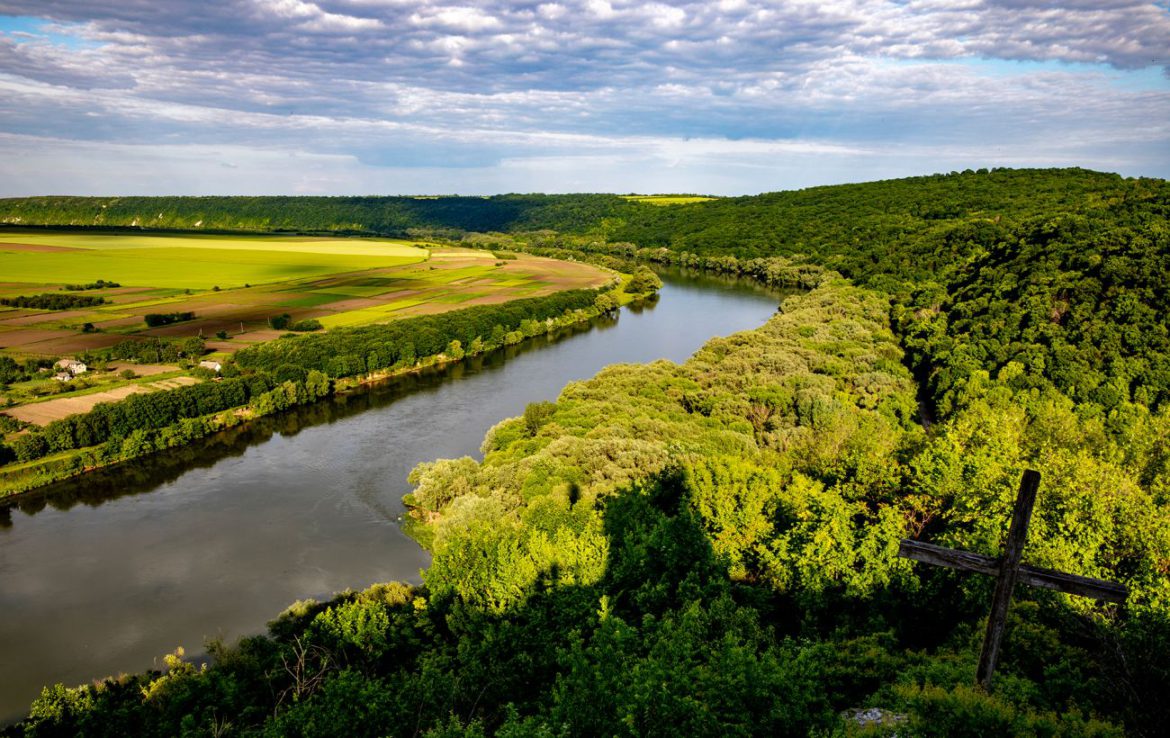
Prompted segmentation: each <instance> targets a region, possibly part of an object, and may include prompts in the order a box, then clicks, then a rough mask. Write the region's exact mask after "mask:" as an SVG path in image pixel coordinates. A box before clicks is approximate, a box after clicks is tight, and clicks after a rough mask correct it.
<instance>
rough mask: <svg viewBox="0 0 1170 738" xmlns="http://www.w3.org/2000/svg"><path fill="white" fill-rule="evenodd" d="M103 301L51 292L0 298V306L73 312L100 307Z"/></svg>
mask: <svg viewBox="0 0 1170 738" xmlns="http://www.w3.org/2000/svg"><path fill="white" fill-rule="evenodd" d="M105 301H106V298H104V297H96V296H94V295H62V294H55V293H52V292H49V293H46V294H43V295H20V296H18V297H0V305H6V306H8V307H17V308H31V309H33V310H73V309H75V308H83V307H93V306H95V305H101V304H102V303H104V302H105Z"/></svg>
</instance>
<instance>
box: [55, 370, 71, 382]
mask: <svg viewBox="0 0 1170 738" xmlns="http://www.w3.org/2000/svg"><path fill="white" fill-rule="evenodd" d="M53 379H56V380H57V381H58V382H68V381H69V380H71V379H73V375H72V374H70V373H69V372H57V373H56V374H54V375H53Z"/></svg>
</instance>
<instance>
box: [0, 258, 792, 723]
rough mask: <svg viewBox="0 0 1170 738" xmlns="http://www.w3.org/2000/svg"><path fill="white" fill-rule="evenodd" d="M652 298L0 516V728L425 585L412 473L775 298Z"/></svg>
mask: <svg viewBox="0 0 1170 738" xmlns="http://www.w3.org/2000/svg"><path fill="white" fill-rule="evenodd" d="M663 279H664V282H665V285H664V287H663V289H662V292H661V297H660V299H659V300H658V302H657V303H656V304H654V305H648V306H645V307H642V308H640V309H638V308H635V309H630V308H627V309H624V310H622V312H621V314H620V316H619V317H617V318H609V319H606V318H600V319H598V320H597V321H595V322H594V324H593V325H591V326H587V327H586V326H583V327H581V328H580V329H577V330H570V331H566V332H565V333H564V334H562V335H560V336H555V337H543V338H539V339H536V340H533V341H529V342H527V343H525V344H524V345H522V346H517V347H510V348H508V349H503V350H501V351H498V352H495V353H494V354H492V355H489V356H484V357H479V358H477V359H474V360H469V361H466V362H463V363H460V364H457V365H453V366H451V367H447V368H444V369H437V370H432V371H429V372H427V373H425V374H423V375H419V376H411V377H407V378H403V379H399V380H393V381H390V382H387V383H384V384H382V385H380V386H376V387H372V388H369V389H367V390H364V391H361V392H358V393H355V394H351V395H346V396H342V397H338V398H335V399H334V400H332V401H326V402H323V403H319V404H317V405H314V406H312V407H309V408H302V409H299V410H296V411H293V412H290V413H287V414H284V415H281V416H277V417H272V418H265V419H262V420H260V421H258V422H256V423H253V424H251V425H250V426H248V427H247V428H243V429H233V430H231V431H227V432H225V433H222V434H220V435H218V436H215V437H213V438H210V439H206V440H205V441H203V442H201V443H198V444H196V445H194V446H191V447H190V448H185V449H180V450H176V451H173V452H168V453H167V454H165V455H160V456H156V457H151V458H148V459H140V460H136V461H135V462H133V463H132V464H129V465H126V466H124V467H121V468H116V469H112V470H107V471H105V472H101V473H97V474H93V475H89V476H86V477H83V478H80V479H75V480H72V481H69V482H66V483H62V484H59V485H56V486H54V487H52V488H49V489H47V490H45V491H44V492H40V493H37V494H35V495H33V496H30V497H25V498H22V499H20V500H19V501H18V502H16V503H15V504H13V505H12V506H10V507H7V508H4V507H0V724H2V723H3V722H5V721H9V720H12V719H17V718H19V717H20V716H21V715H23V714H24V712H25V711H26V710H27V709H28V705H29V703H30V702H31V701H32V700H33V699H34V698H35V697H36V696H37V695H38V694H39V693H40V690H41V687H42V686H43V685H45V684H52V683H54V682H64V683H66V684H70V685H74V684H80V683H83V682H86V681H88V680H90V679H93V678H97V677H103V676H106V675H110V674H117V673H119V672H136V671H142V670H144V669H149V668H153V667H157V666H159V665H160V664H161V661H162V659H161V657H162V655H163V654H165V653H169V652H171V651H173V650H174V649H175V647H176V646H180V645H181V646H183V647H184V648H185V649H186V651H187V653H188V654H189V655H191V654H198V653H201V652H202V651H203V644H204V642H205V640H206V639H207V638H215V637H218V638H223V639H225V640H229V641H230V640H234V639H236V638H238V637H240V636H241V635H248V634H253V633H258V632H262V631H263V630H264V627H265V623H266V622H267V621H268V620H270V619H271V618H273V617H275V616H276V615H277V614H278V613H279V612H280V611H281V610H283V609H284V608H285V607H286V606H287V605H289V604H290V603H292V602H293V601H295V600H298V599H304V598H307V597H315V598H317V599H323V598H326V597H328V596H329V595H330V594H331V593H334V592H337V591H340V590H344V589H347V588H354V589H361V588H365V587H367V586H369V585H370V584H373V583H375V582H385V581H391V580H401V581H409V582H418V581H420V577H419V572H420V570H421V569H422V568H424V567H426V566H427V563H428V561H429V557H428V555H427V553H426V552H425V551H423V550H421V549H420V548H419V547H418V546H417V545H416V544H415V543H414V542H413V541H412V540H410V539H409V538H407V537H406V536H405V535H404V534H403V533H402V530H401V528H400V523H399V519H400V517H401V515H402V514H403V506H402V501H401V500H402V496H403V495H404V494H406V493H407V492H409V491H410V485H409V484H407V481H406V477H407V474H408V473H409V472H410V470H411V469H412V468H413V467H414V466H415V465H416V464H418V463H419V462H421V461H428V460H431V459H435V458H440V457H454V456H463V455H471V456H475V457H477V458H478V457H479V450H478V449H479V444H480V442H481V441H482V440H483V437H484V433H485V432H486V431H487V430H488V428H490V427H491V426H492V425H494V424H495V423H497V422H499V421H500V420H501V419H503V418H506V417H509V416H514V415H519V414H520V413H522V412H523V411H524V407H525V405H526V404H528V403H530V402H535V401H538V400H552V399H555V398H556V396H557V395H558V394H559V392H560V390H561V388H562V387H564V385H565V384H566V383H568V382H570V381H573V380H577V379H584V378H587V377H590V376H592V375H593V374H595V373H597V371H598V370H600V369H601V368H602V367H604V366H606V365H608V364H613V363H619V362H647V361H653V360H655V359H660V358H665V359H670V360H672V361H680V362H681V361H683V360H685V359H686V358H687V357H688V356H690V355H691V354H692V353H693V352H694V351H695V350H696V349H698V348H699V347H700V346H701V345H702V344H703V343H704V342H706V341H707V340H708V339H709V338H711V337H712V336H719V335H727V334H729V333H734V332H736V331H740V330H744V329H747V328H755V327H757V326H759V325H761V324H762V323H763V322H764V321H765V320H767V319H768V317H769V316H770V315H771V314H772V313H773V312H774V311H775V309H776V306H777V304H778V302H779V300H780V298H781V295H780V294H779V293H777V292H774V291H769V290H767V289H764V288H762V287H759V286H757V285H754V284H750V283H747V282H742V281H735V280H729V279H719V278H714V277H709V276H700V275H687V274H684V273H682V272H679V271H666V272H664V273H663Z"/></svg>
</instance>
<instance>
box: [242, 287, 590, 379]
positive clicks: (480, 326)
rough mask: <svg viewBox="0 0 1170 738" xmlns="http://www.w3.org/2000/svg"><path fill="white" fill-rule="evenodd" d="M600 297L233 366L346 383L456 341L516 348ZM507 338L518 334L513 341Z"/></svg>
mask: <svg viewBox="0 0 1170 738" xmlns="http://www.w3.org/2000/svg"><path fill="white" fill-rule="evenodd" d="M600 294H601V293H599V292H598V291H597V290H567V291H564V292H557V293H555V294H552V295H548V296H547V297H534V298H528V299H523V300H512V301H510V302H507V303H504V304H501V305H477V306H475V307H470V308H465V309H463V310H452V311H450V312H446V313H440V314H438V315H426V316H420V317H417V318H409V319H405V320H396V321H393V322H390V323H386V324H382V325H370V326H361V327H356V328H335V329H333V330H331V331H329V332H328V333H322V334H313V335H305V336H297V337H289V338H284V339H281V340H278V341H268V342H266V343H260V344H256V345H254V346H249V347H247V348H244V349H241V350H240V351H239V352H237V353H236V357H235V360H236V363H237V364H238V365H239V366H240V367H241V368H245V369H254V370H259V371H269V372H275V371H277V370H278V369H280V368H281V367H283V366H286V365H289V366H293V367H297V368H299V369H302V370H305V371H307V370H309V369H316V370H318V371H321V372H324V373H325V374H327V375H329V376H330V377H347V376H352V375H355V374H362V373H365V372H373V371H378V370H380V369H386V368H388V367H392V366H394V365H396V364H401V363H406V364H411V363H413V362H414V361H415V360H416V359H417V358H419V357H423V356H432V355H436V354H441V353H444V352H445V351H447V349H448V348H450V347H451V344H452V342H453V341H458V342H459V345H460V347H461V350H463V351H468V350H472V351H475V352H479V351H483V350H486V349H487V348H495V347H498V346H502V345H504V344H505V343H509V342H514V343H518V342H519V341H520V340H523V338H525V337H529V336H532V335H537V334H538V333H543V332H547V328H546V327H543V324H544V322H545V321H548V320H550V319H554V318H560V317H561V316H563V315H564V314H566V313H571V312H572V311H575V310H588V309H596V308H595V307H594V303H595V302H596V301H597V300H598V298H599V295H600ZM538 324H541V325H540V326H538ZM525 330H526V331H527V333H525ZM509 334H515V335H513V336H512V339H513V340H511V341H509ZM473 347H474V348H473Z"/></svg>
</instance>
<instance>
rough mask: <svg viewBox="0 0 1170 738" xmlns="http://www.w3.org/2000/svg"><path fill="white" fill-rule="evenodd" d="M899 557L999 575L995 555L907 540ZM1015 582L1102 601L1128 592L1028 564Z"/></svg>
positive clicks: (1112, 584) (1121, 598)
mask: <svg viewBox="0 0 1170 738" xmlns="http://www.w3.org/2000/svg"><path fill="white" fill-rule="evenodd" d="M898 555H899V556H901V557H902V558H904V559H913V560H915V561H921V562H922V563H924V564H931V565H932V566H942V567H945V568H948V569H958V570H960V571H973V572H978V573H979V574H987V575H989V576H997V575H998V574H999V559H997V558H995V557H994V556H984V555H983V554H978V553H972V552H970V551H959V550H956V549H953V548H944V547H942V546H936V545H934V544H933V543H923V542H922V541H913V540H910V539H909V538H906V539H903V540H902V543H901V545H900V546H899V548H898ZM1017 582H1019V583H1020V584H1027V585H1028V586H1031V587H1043V588H1045V589H1054V590H1056V591H1057V592H1064V593H1065V594H1071V595H1077V596H1079V597H1089V598H1091V599H1094V600H1102V601H1105V602H1125V598H1126V597H1127V596H1128V595H1129V590H1128V589H1126V588H1125V587H1124V586H1123V585H1120V584H1117V583H1116V582H1107V581H1105V580H1104V579H1093V578H1091V577H1081V576H1077V575H1076V574H1065V573H1064V572H1061V571H1054V570H1052V569H1042V568H1040V567H1038V566H1028V565H1027V564H1021V565H1020V569H1019V575H1018V577H1017Z"/></svg>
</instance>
